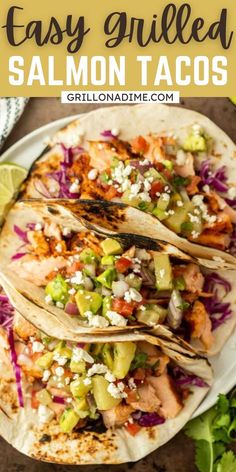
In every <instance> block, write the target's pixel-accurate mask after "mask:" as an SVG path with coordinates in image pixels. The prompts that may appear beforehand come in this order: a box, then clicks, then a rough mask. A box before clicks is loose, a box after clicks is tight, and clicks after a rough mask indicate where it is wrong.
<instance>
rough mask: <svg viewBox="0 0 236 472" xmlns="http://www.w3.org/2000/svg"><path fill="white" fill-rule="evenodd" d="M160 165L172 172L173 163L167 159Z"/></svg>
mask: <svg viewBox="0 0 236 472" xmlns="http://www.w3.org/2000/svg"><path fill="white" fill-rule="evenodd" d="M162 164H163V165H164V166H165V167H166V169H168V170H170V171H172V170H173V167H174V166H173V162H172V161H170V160H169V159H164V161H162Z"/></svg>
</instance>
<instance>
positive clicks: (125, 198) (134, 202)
mask: <svg viewBox="0 0 236 472" xmlns="http://www.w3.org/2000/svg"><path fill="white" fill-rule="evenodd" d="M121 201H122V202H123V203H125V204H126V205H129V206H132V207H135V208H139V206H140V205H142V204H143V202H142V199H141V198H140V197H138V196H137V197H134V196H133V195H132V194H131V191H130V190H125V192H124V193H123V194H122V196H121ZM144 203H145V202H144ZM145 208H146V206H145Z"/></svg>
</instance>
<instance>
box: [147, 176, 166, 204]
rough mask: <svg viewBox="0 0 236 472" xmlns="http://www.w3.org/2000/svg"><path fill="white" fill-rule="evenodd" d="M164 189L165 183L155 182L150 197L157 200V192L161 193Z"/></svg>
mask: <svg viewBox="0 0 236 472" xmlns="http://www.w3.org/2000/svg"><path fill="white" fill-rule="evenodd" d="M163 187H164V184H163V182H160V180H157V181H156V182H153V184H152V186H151V190H150V192H149V193H150V197H151V198H152V199H153V200H154V199H155V198H157V195H156V193H157V192H159V193H160V192H161V191H162V190H163Z"/></svg>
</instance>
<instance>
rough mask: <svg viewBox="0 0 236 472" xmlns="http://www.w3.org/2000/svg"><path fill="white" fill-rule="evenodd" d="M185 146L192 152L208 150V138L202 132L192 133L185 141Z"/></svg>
mask: <svg viewBox="0 0 236 472" xmlns="http://www.w3.org/2000/svg"><path fill="white" fill-rule="evenodd" d="M183 148H184V150H185V151H190V152H202V151H207V143H206V139H205V138H204V136H201V135H200V134H190V135H189V136H188V137H187V138H186V140H185V141H184V145H183Z"/></svg>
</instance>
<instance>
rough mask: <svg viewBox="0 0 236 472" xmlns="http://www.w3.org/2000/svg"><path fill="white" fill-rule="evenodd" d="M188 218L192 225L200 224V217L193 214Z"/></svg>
mask: <svg viewBox="0 0 236 472" xmlns="http://www.w3.org/2000/svg"><path fill="white" fill-rule="evenodd" d="M188 216H189V219H190V221H191V223H199V222H200V218H199V217H198V216H194V215H192V213H188Z"/></svg>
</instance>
